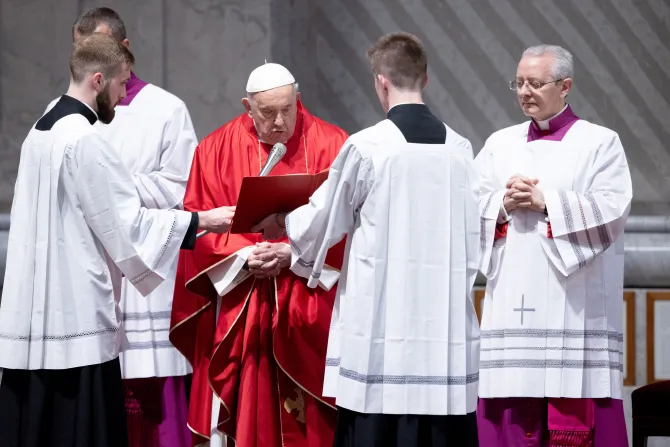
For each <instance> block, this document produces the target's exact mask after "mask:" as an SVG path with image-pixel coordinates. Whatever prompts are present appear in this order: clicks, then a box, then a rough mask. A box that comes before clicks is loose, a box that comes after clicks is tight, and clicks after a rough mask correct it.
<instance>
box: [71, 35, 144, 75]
mask: <svg viewBox="0 0 670 447" xmlns="http://www.w3.org/2000/svg"><path fill="white" fill-rule="evenodd" d="M133 62H134V57H133V54H132V53H131V52H130V50H128V48H126V47H125V46H123V45H122V44H121V42H119V41H118V40H116V39H114V38H113V37H111V36H108V35H107V34H102V33H93V34H91V35H90V36H88V37H84V38H82V39H79V40H78V41H76V42H75V43H74V45H73V48H72V53H71V54H70V75H71V76H72V80H73V81H74V82H75V83H79V82H81V81H83V80H84V78H85V77H86V76H87V75H89V74H91V73H97V72H100V73H102V74H103V75H104V76H105V78H106V79H111V78H113V77H114V76H116V74H117V73H118V72H119V70H121V68H122V67H123V64H124V63H125V64H127V65H128V66H129V67H131V66H132V65H133Z"/></svg>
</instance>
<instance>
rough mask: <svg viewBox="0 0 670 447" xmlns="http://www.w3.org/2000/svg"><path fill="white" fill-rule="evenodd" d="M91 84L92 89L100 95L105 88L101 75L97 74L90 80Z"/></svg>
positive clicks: (103, 78)
mask: <svg viewBox="0 0 670 447" xmlns="http://www.w3.org/2000/svg"><path fill="white" fill-rule="evenodd" d="M91 83H92V84H93V89H94V90H95V91H96V93H100V92H101V91H102V90H104V88H105V77H104V76H103V75H102V73H100V72H97V73H95V74H94V75H93V77H92V78H91Z"/></svg>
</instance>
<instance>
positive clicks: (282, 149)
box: [271, 143, 286, 159]
mask: <svg viewBox="0 0 670 447" xmlns="http://www.w3.org/2000/svg"><path fill="white" fill-rule="evenodd" d="M275 150H276V151H277V157H279V159H281V158H282V157H283V156H284V155H286V145H285V144H284V143H277V144H275V145H274V146H272V151H271V153H272V152H274V151H275Z"/></svg>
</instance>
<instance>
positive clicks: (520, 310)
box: [513, 295, 535, 326]
mask: <svg viewBox="0 0 670 447" xmlns="http://www.w3.org/2000/svg"><path fill="white" fill-rule="evenodd" d="M523 301H524V297H523V295H521V307H515V308H514V309H513V310H514V311H515V312H521V325H522V326H523V313H524V311H525V312H535V308H534V307H532V308H529V307H523Z"/></svg>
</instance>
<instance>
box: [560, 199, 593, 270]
mask: <svg viewBox="0 0 670 447" xmlns="http://www.w3.org/2000/svg"><path fill="white" fill-rule="evenodd" d="M558 196H559V198H560V200H561V207H562V208H563V216H565V226H566V228H567V229H568V239H569V240H570V245H571V246H572V250H573V251H574V252H575V256H577V261H578V263H579V268H582V267H584V266H585V265H586V257H585V256H584V253H582V248H581V247H580V246H579V240H577V235H576V234H575V223H574V221H573V220H572V210H571V209H570V202H569V201H568V195H567V194H566V193H565V191H558Z"/></svg>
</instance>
